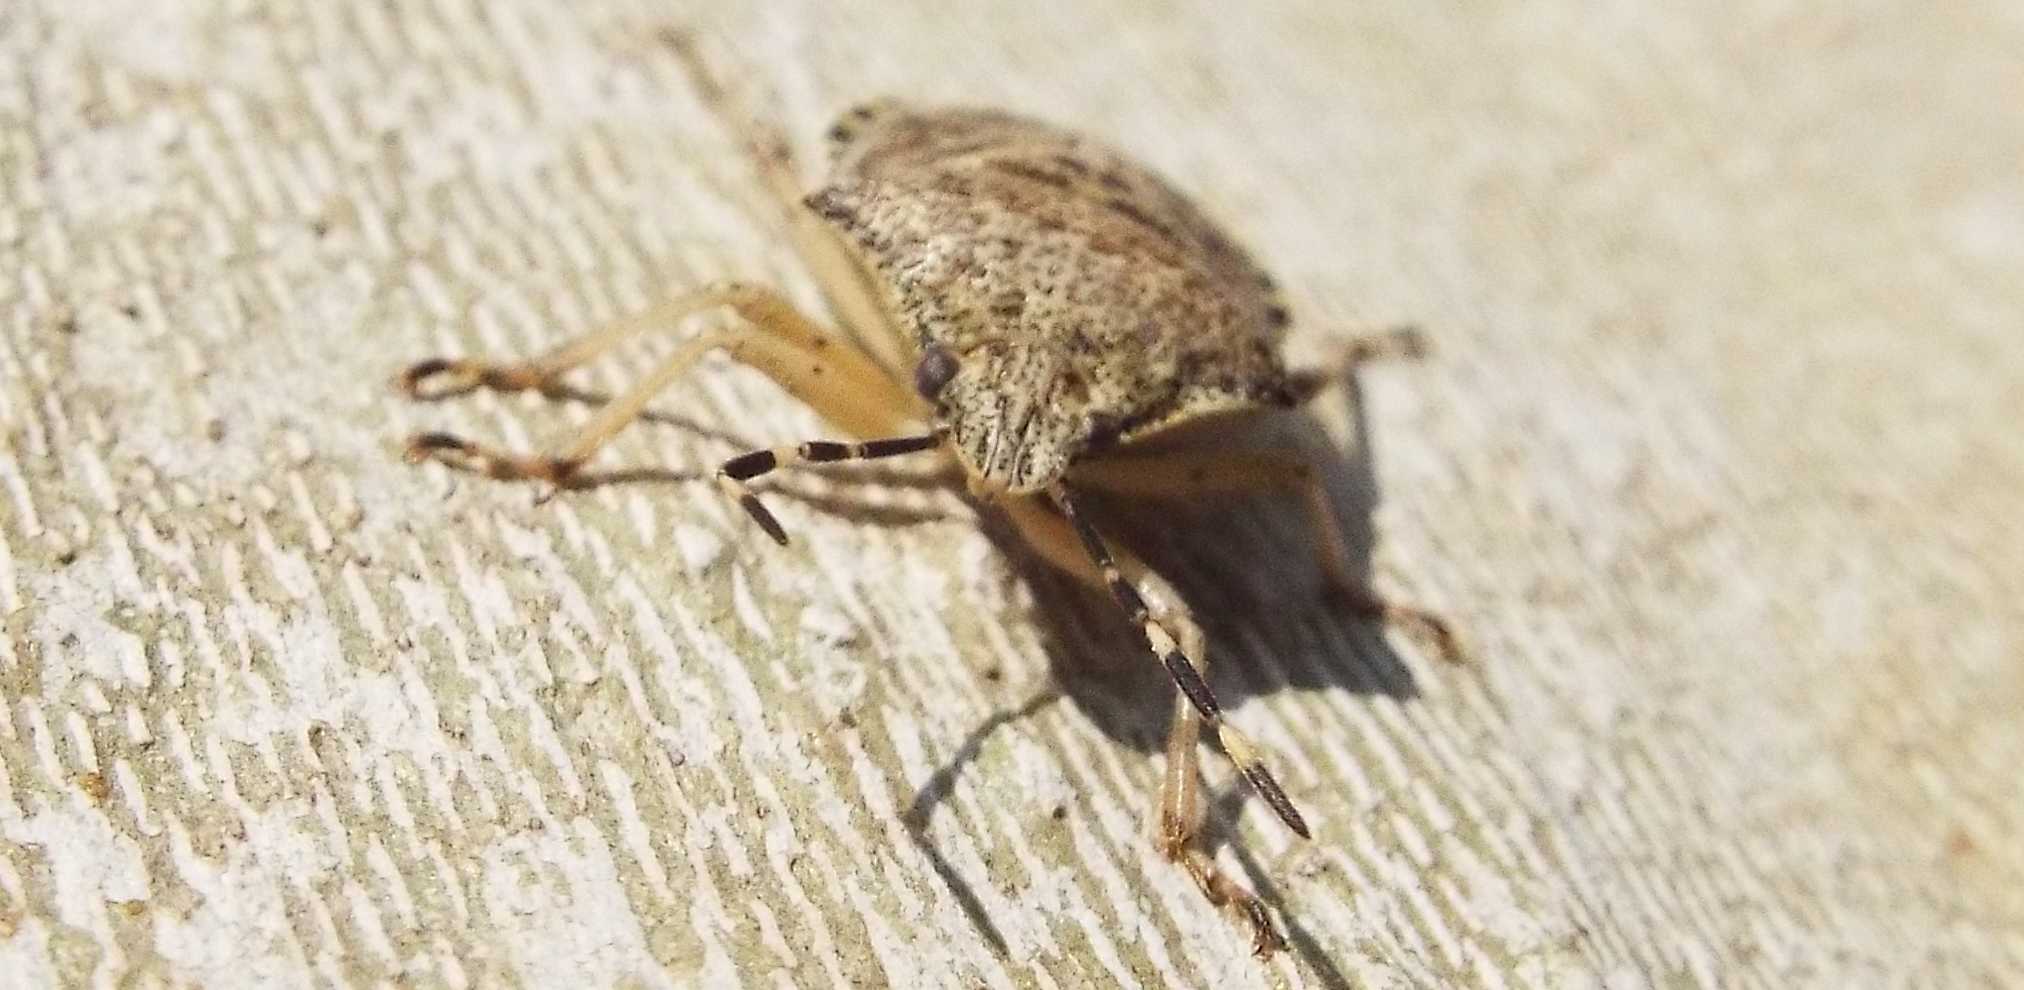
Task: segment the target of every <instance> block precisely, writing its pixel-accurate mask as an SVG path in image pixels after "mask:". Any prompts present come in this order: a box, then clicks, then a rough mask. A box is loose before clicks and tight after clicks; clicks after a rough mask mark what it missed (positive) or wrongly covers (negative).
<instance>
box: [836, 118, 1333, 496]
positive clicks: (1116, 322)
mask: <svg viewBox="0 0 2024 990" xmlns="http://www.w3.org/2000/svg"><path fill="white" fill-rule="evenodd" d="M830 135H831V141H832V155H831V175H830V178H829V181H828V182H827V184H825V185H824V186H823V188H822V189H821V190H819V191H817V192H816V193H814V194H813V195H811V196H809V197H808V200H807V202H808V205H809V207H810V208H811V209H813V210H814V211H815V212H816V213H817V214H818V215H820V216H821V217H823V218H824V219H825V220H827V221H829V222H830V223H832V224H834V225H835V226H836V228H837V229H838V230H839V231H841V232H842V233H843V234H844V236H845V237H846V238H848V240H849V241H850V243H852V244H853V245H855V246H856V247H857V248H858V249H859V250H860V251H861V252H862V253H863V255H864V256H865V257H866V258H867V259H869V260H870V262H871V264H872V265H873V267H874V268H875V269H876V271H877V273H878V275H879V276H880V278H878V279H877V283H878V284H879V285H880V287H881V288H882V289H883V290H884V292H883V300H882V301H883V302H884V304H885V306H886V307H887V308H888V310H889V311H891V312H892V313H893V314H894V315H895V316H896V318H897V319H898V321H899V323H900V329H901V331H902V332H904V333H905V334H907V335H908V337H909V338H910V339H911V340H912V341H913V342H914V344H915V346H916V347H917V348H918V349H919V350H918V353H921V354H936V353H937V352H939V353H941V354H945V355H947V356H948V357H949V358H952V359H953V360H944V359H942V358H937V363H936V365H935V367H937V368H945V369H948V372H947V373H946V380H944V373H938V374H936V375H933V376H928V377H926V378H925V379H924V380H923V381H921V382H919V383H917V384H919V385H922V386H935V385H938V386H939V387H936V388H933V390H932V391H931V392H928V393H927V395H928V397H929V398H931V399H932V400H934V402H935V405H936V411H937V413H938V415H939V417H940V419H941V421H942V423H943V424H944V425H946V426H947V427H948V429H949V430H950V432H951V435H952V438H953V440H954V445H955V449H956V451H957V453H958V455H959V456H960V457H961V458H962V461H963V464H964V466H965V467H966V468H967V469H968V470H969V472H970V474H971V476H972V477H973V478H975V479H976V480H977V482H978V486H979V487H981V488H983V489H986V490H997V491H1004V492H1009V493H1013V494H1021V493H1026V492H1033V491H1038V490H1040V489H1043V488H1045V487H1046V486H1047V485H1049V484H1052V483H1054V482H1055V481H1058V480H1060V479H1061V478H1062V476H1063V475H1065V474H1066V473H1067V471H1068V468H1069V466H1070V465H1071V464H1073V463H1074V462H1075V461H1076V460H1078V459H1079V458H1081V457H1082V456H1083V455H1084V454H1086V453H1088V452H1090V451H1092V450H1093V449H1094V450H1101V449H1104V448H1106V447H1110V446H1114V445H1117V444H1121V443H1128V442H1130V441H1132V440H1135V439H1138V438H1140V437H1141V436H1143V435H1145V434H1147V433H1150V432H1152V431H1155V430H1158V429H1159V428H1160V427H1162V426H1167V425H1171V424H1174V423H1177V422H1183V421H1188V420H1193V419H1196V418H1199V417H1202V416H1207V415H1211V414H1215V413H1219V412H1228V411H1232V410H1242V409H1250V408H1255V407H1257V406H1260V405H1273V406H1287V405H1292V404H1294V403H1295V402H1296V401H1297V400H1298V398H1299V396H1298V395H1297V394H1296V392H1295V390H1294V389H1293V388H1292V387H1291V384H1290V382H1289V380H1288V375H1287V373H1286V370H1285V368H1284V367H1283V366H1282V365H1281V363H1280V360H1279V355H1278V351H1277V347H1276V343H1277V338H1278V336H1279V334H1280V331H1281V330H1282V329H1283V328H1284V326H1285V325H1286V308H1285V306H1284V304H1282V303H1281V302H1280V300H1279V298H1278V295H1277V292H1276V290H1275V289H1274V288H1273V285H1272V280H1271V279H1270V278H1269V277H1267V276H1266V274H1265V273H1264V272H1263V271H1261V270H1259V269H1258V267H1257V266H1256V265H1255V264H1253V263H1252V261H1251V259H1250V257H1249V256H1248V255H1246V254H1245V253H1244V252H1243V251H1242V250H1241V249H1239V248H1238V247H1237V246H1236V245H1235V244H1233V243H1232V242H1231V241H1230V239H1229V238H1228V237H1226V236H1225V235H1224V234H1223V233H1222V232H1221V231H1220V230H1218V229H1217V228H1216V227H1215V225H1213V224H1212V223H1210V222H1209V221H1208V219H1207V218H1205V217H1204V216H1203V215H1202V214H1201V212H1200V211H1199V210H1197V209H1196V208H1195V207H1194V206H1193V205H1192V204H1191V203H1189V202H1188V201H1187V200H1186V199H1184V198H1183V197H1182V196H1181V195H1180V194H1179V193H1177V192H1175V191H1174V190H1173V189H1172V188H1171V187H1169V186H1168V185H1167V184H1166V183H1165V182H1164V181H1162V180H1161V179H1160V178H1159V177H1157V176H1155V175H1153V174H1152V173H1151V172H1149V171H1147V170H1146V169H1145V168H1143V167H1142V166H1139V165H1137V164H1135V163H1133V162H1132V161H1130V160H1128V159H1126V158H1124V157H1123V156H1121V155H1119V154H1117V153H1116V152H1114V151H1111V150H1110V149H1108V148H1106V147H1103V146H1102V145H1099V144H1097V143H1095V142H1092V141H1090V140H1088V139H1086V138H1083V137H1081V136H1079V135H1076V134H1073V133H1070V132H1068V131H1064V130H1061V129H1059V128H1055V127H1051V126H1048V125H1045V124H1042V123H1039V122H1037V121H1033V120H1029V119H1026V118H1023V117H1017V116H1013V115H1011V114H1007V113H1002V112H997V111H990V110H970V109H954V110H948V109H943V110H923V109H916V108H912V107H908V106H906V105H903V104H899V103H894V102H883V103H878V104H872V105H868V106H865V107H861V108H859V109H857V110H854V111H852V112H851V113H850V114H847V115H846V116H845V117H844V119H843V121H841V122H840V123H839V124H838V125H837V127H835V128H833V129H832V130H831V132H830Z"/></svg>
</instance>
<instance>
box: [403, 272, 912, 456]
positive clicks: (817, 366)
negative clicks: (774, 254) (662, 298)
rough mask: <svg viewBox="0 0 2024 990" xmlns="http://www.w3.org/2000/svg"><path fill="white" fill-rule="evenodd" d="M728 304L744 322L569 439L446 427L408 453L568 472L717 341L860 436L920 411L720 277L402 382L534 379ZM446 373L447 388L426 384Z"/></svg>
mask: <svg viewBox="0 0 2024 990" xmlns="http://www.w3.org/2000/svg"><path fill="white" fill-rule="evenodd" d="M717 307H728V308H730V309H731V310H732V311H733V312H735V313H736V314H737V315H738V316H740V317H742V320H741V322H740V323H738V324H735V325H733V326H731V327H728V328H726V329H723V330H716V331H712V332H709V333H705V334H703V335H701V336H699V337H696V338H694V339H692V340H689V341H687V342H685V343H683V344H682V345H681V346H680V347H678V348H676V350H675V352H674V353H673V354H671V355H669V356H668V358H667V359H666V360H664V361H663V362H662V363H661V365H660V366H659V367H658V368H657V369H655V371H654V372H653V373H652V374H650V375H648V376H647V378H645V379H644V380H642V381H640V382H639V383H638V384H636V385H634V386H633V387H632V388H630V389H629V390H627V391H626V392H625V393H624V394H622V395H620V396H619V397H618V398H616V399H613V400H612V401H611V402H609V403H607V404H606V405H605V406H604V408H602V409H600V410H598V413H597V415H595V416H593V417H591V419H590V420H589V421H588V422H586V423H584V424H583V425H582V426H581V427H579V428H578V429H577V430H576V431H575V432H574V433H573V434H571V435H570V437H569V438H568V439H566V440H565V441H563V442H562V443H560V444H557V445H555V446H554V447H553V448H551V449H549V450H548V451H546V452H544V453H542V454H539V455H534V456H525V455H511V454H505V453H500V452H496V451H492V450H489V449H487V448H485V447H483V446H481V445H478V444H475V443H472V442H470V441H467V440H463V439H461V438H458V437H454V436H451V435H448V434H443V433H423V434H419V435H417V436H415V437H413V438H411V439H410V440H409V442H408V457H409V459H410V460H422V459H425V458H436V459H440V460H444V461H447V462H449V463H452V464H453V465H456V466H459V467H463V468H466V469H469V470H474V471H479V472H481V473H485V474H489V475H492V476H494V477H500V478H539V479H544V480H547V481H550V482H553V483H557V484H560V483H563V482H566V481H567V480H568V479H569V478H570V476H571V475H573V474H575V472H576V470H577V469H578V468H580V467H581V466H582V465H583V464H584V463H585V462H586V461H588V460H589V459H590V458H591V456H592V455H593V454H595V453H596V452H597V451H598V449H599V448H601V447H603V446H604V445H605V444H606V443H608V442H610V441H611V439H612V437H614V436H616V435H617V434H618V432H619V431H620V430H622V429H624V428H625V426H626V425H627V424H628V423H631V422H632V421H633V420H634V419H636V418H638V416H639V415H640V413H641V412H643V411H644V410H645V409H646V406H647V403H648V402H650V401H651V400H652V399H653V397H654V395H656V394H658V393H659V392H660V391H662V390H663V389H665V388H667V387H668V386H669V385H670V384H672V383H673V382H674V381H675V380H676V379H677V378H680V377H681V376H682V375H683V374H685V373H687V372H688V371H689V370H690V369H691V368H693V367H694V366H695V364H696V362H698V361H700V360H701V359H702V358H703V356H704V355H706V354H708V353H710V352H711V351H713V350H720V349H721V350H723V351H724V352H726V353H727V354H728V355H729V356H730V357H731V358H732V359H734V360H737V361H740V362H742V363H744V364H746V365H749V366H751V367H753V368H756V369H757V370H759V371H760V372H762V373H764V374H765V375H766V376H767V377H769V378H772V379H773V380H774V382H776V383H778V384H779V385H780V386H781V387H782V388H784V389H786V390H787V392H788V393H789V394H791V395H793V396H794V397H795V398H797V399H799V400H801V401H802V402H804V403H807V404H808V405H809V406H810V407H811V408H813V409H815V411H816V412H817V413H819V414H821V415H822V416H823V418H825V419H827V420H829V421H830V422H832V423H834V424H836V425H837V426H839V427H842V428H843V429H844V430H845V431H847V432H850V433H852V434H855V435H857V436H882V435H884V436H890V435H893V434H897V433H901V432H903V431H904V430H905V428H906V427H907V425H908V424H910V423H911V422H913V421H914V420H915V419H916V418H917V412H918V410H919V407H920V400H919V399H918V398H917V397H916V396H915V395H914V394H913V393H912V391H911V390H909V389H907V388H906V387H904V386H902V385H900V384H899V383H897V382H895V381H893V379H892V378H891V377H890V376H888V375H887V374H886V373H885V371H884V370H883V369H882V368H880V367H879V366H878V365H876V364H874V363H872V361H871V360H870V359H869V358H867V357H865V356H864V354H863V353H861V352H859V351H858V350H857V349H856V348H855V347H852V346H850V345H849V344H848V343H846V342H844V341H843V340H841V339H839V338H836V337H834V336H831V335H829V334H828V333H826V332H825V331H823V330H822V328H821V327H820V326H819V325H817V324H816V323H815V322H814V321H812V320H810V319H808V318H807V317H805V316H802V315H801V314H800V313H799V312H798V311H796V310H795V309H794V307H793V305H792V304H791V303H789V302H787V300H785V299H784V298H782V297H781V296H780V295H779V294H778V293H775V292H773V291H771V290H769V289H764V288H759V287H756V286H751V285H746V284H743V283H723V284H720V285H716V286H712V287H710V288H707V289H703V290H700V291H698V292H696V293H692V294H690V295H688V296H684V297H682V298H680V299H676V300H673V301H671V302H669V303H667V304H665V305H664V306H661V307H658V308H657V309H655V310H653V311H651V312H650V313H649V314H647V315H646V316H642V317H638V318H634V319H629V320H625V321H621V322H620V323H618V324H615V325H613V326H611V327H607V328H605V329H602V330H599V331H596V332H594V333H592V334H590V335H589V336H586V337H584V338H581V339H579V340H576V341H573V342H571V343H568V344H565V345H563V346H562V347H559V348H557V349H555V350H553V351H550V352H549V353H548V354H545V355H543V356H541V357H538V358H535V359H534V360H532V361H526V362H515V363H506V364H493V363H489V362H482V361H453V360H445V359H440V358H438V359H431V360H428V361H423V362H420V363H419V364H416V365H414V366H412V367H410V368H409V369H408V370H407V372H406V373H404V374H403V375H402V376H401V377H400V379H399V381H398V385H399V386H400V387H401V388H403V389H404V390H406V391H408V392H409V393H410V394H412V395H418V396H423V397H431V396H436V395H441V394H451V393H454V392H455V391H457V390H460V389H464V388H474V387H480V386H493V387H502V388H538V387H543V386H545V385H549V384H552V383H553V382H554V380H555V378H556V376H558V375H560V374H562V373H563V372H565V371H567V370H569V369H570V368H573V367H575V366H576V365H578V364H581V363H583V362H584V361H587V360H589V359H591V358H592V357H595V356H596V355H598V354H600V353H603V352H604V351H606V350H609V349H610V348H611V347H612V346H614V345H616V344H617V343H619V342H620V341H622V340H624V339H626V338H627V337H630V336H633V335H635V334H637V333H639V332H641V331H642V330H645V329H652V328H655V327H661V326H667V325H670V324H672V323H673V322H675V321H679V320H680V319H681V318H683V317H685V316H688V315H691V314H694V313H697V312H701V311H703V310H706V309H711V308H717ZM444 380H447V382H448V385H449V388H448V389H446V390H438V389H435V388H430V387H428V384H429V383H430V382H441V381H444Z"/></svg>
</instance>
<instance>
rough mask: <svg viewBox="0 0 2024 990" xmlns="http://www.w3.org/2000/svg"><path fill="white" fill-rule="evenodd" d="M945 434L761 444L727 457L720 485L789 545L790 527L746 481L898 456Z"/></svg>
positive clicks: (931, 446) (935, 441) (930, 444)
mask: <svg viewBox="0 0 2024 990" xmlns="http://www.w3.org/2000/svg"><path fill="white" fill-rule="evenodd" d="M942 439H943V434H942V432H941V431H939V430H937V431H935V432H932V433H923V434H919V435H916V436H907V437H888V438H885V439H882V440H866V441H863V442H861V443H839V442H837V441H834V440H810V441H807V442H805V443H798V444H794V445H792V446H787V447H762V448H760V449H758V450H754V451H748V452H746V453H743V454H739V455H738V456H736V457H733V458H731V459H730V460H728V461H725V462H724V463H723V465H722V466H720V467H719V468H717V486H718V487H719V488H722V489H723V490H724V493H725V494H726V495H729V496H731V498H733V499H735V500H736V501H737V502H738V504H739V505H740V506H743V507H744V509H745V511H746V512H748V513H750V514H751V515H752V518H753V519H754V520H756V521H758V523H759V528H761V529H763V530H765V531H766V535H767V536H770V537H772V538H773V542H775V543H778V544H780V545H781V546H786V545H787V531H786V530H784V529H782V528H780V520H778V519H775V518H774V517H773V513H772V512H769V511H767V509H766V506H765V504H764V503H762V502H760V501H759V496H758V495H755V494H753V492H752V489H751V488H750V487H749V486H747V485H746V484H745V483H746V482H748V481H751V480H752V479H754V478H757V477H759V476H761V475H764V474H768V473H771V472H773V471H776V470H778V469H780V468H784V467H788V466H791V465H794V464H801V463H804V462H805V463H810V464H823V463H829V462H833V461H860V460H874V459H877V458H881V457H898V456H900V455H902V454H913V453H919V452H920V451H923V450H933V449H934V448H936V447H939V446H941V443H942Z"/></svg>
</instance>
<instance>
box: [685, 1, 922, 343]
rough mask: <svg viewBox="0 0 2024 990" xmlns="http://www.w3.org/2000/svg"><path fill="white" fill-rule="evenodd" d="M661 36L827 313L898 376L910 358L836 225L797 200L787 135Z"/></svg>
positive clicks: (796, 173)
mask: <svg viewBox="0 0 2024 990" xmlns="http://www.w3.org/2000/svg"><path fill="white" fill-rule="evenodd" d="M663 40H664V41H665V42H666V44H667V45H668V47H669V49H670V50H671V51H673V52H674V54H675V57H676V58H677V60H679V61H680V62H681V65H682V69H683V71H684V72H686V73H687V74H688V76H689V82H690V85H692V86H694V87H695V90H696V93H697V95H698V96H699V97H700V98H701V99H702V101H703V103H704V104H705V105H706V106H708V107H709V108H710V111H711V112H712V113H714V114H715V115H716V116H717V119H718V121H719V122H720V123H722V124H723V125H724V127H725V128H726V129H728V130H729V131H730V132H731V133H732V135H733V136H734V137H735V138H736V139H737V141H738V143H739V145H741V146H742V147H743V148H744V149H745V153H746V157H747V158H748V159H749V160H750V162H751V165H752V168H753V170H754V171H756V172H757V173H758V174H759V179H760V181H761V182H762V183H764V184H765V186H766V191H767V192H768V193H770V194H771V196H772V199H773V200H774V202H775V203H776V204H777V205H778V206H779V208H780V211H781V213H782V215H783V216H784V217H785V219H786V221H787V230H788V235H789V237H790V238H791V239H792V240H793V242H794V250H795V253H796V254H798V255H800V256H801V261H802V263H803V264H804V265H807V266H808V270H809V273H810V274H812V275H813V276H815V282H816V286H817V287H818V288H820V289H821V290H822V296H823V300H824V301H825V302H827V303H828V304H829V311H830V313H831V315H833V316H834V317H835V318H836V319H837V320H838V322H840V323H841V324H842V325H843V329H844V331H845V332H846V333H847V334H849V335H850V337H851V338H852V339H853V340H854V341H855V342H856V343H857V345H858V346H859V347H861V348H863V349H864V350H865V352H866V353H868V354H869V355H871V357H872V358H873V359H874V360H876V361H878V362H879V363H880V364H882V365H884V366H885V368H886V370H887V372H888V373H889V374H892V375H895V376H899V377H904V374H903V373H904V372H906V371H907V370H909V369H910V368H911V362H910V361H909V360H908V358H907V355H906V353H905V351H906V347H905V345H904V343H903V338H902V337H901V335H900V334H898V333H895V332H894V331H893V329H892V321H891V319H890V318H889V317H888V316H887V314H886V310H885V306H884V305H883V304H882V303H880V302H879V292H878V289H877V288H876V287H875V285H874V284H873V283H872V281H871V278H870V274H869V273H868V272H866V271H865V268H864V266H863V265H861V264H859V263H858V261H857V256H856V255H855V254H854V253H852V251H851V250H850V248H849V247H847V246H846V245H845V244H844V242H843V239H842V238H841V237H840V236H839V235H838V234H837V231H836V228H834V227H831V226H830V225H829V224H828V223H827V222H825V221H824V220H823V219H822V218H821V217H818V216H816V215H815V213H814V212H813V211H812V210H810V209H809V208H808V207H807V205H805V204H804V203H803V202H802V200H803V197H804V195H805V194H806V193H807V192H808V186H807V185H806V181H807V180H806V179H805V178H804V177H803V176H802V175H801V170H800V168H799V167H798V166H797V164H796V163H795V160H794V147H793V145H792V144H791V143H790V142H789V141H788V140H787V135H786V134H784V133H782V132H781V130H780V128H779V126H778V125H776V124H774V123H772V122H771V121H770V120H768V119H766V118H765V117H762V116H760V115H759V114H757V113H754V112H753V111H752V110H751V109H750V108H749V107H745V106H741V105H740V104H741V102H742V101H741V100H739V99H738V97H737V95H734V94H733V93H732V92H731V91H730V90H729V89H728V88H727V87H725V86H724V84H723V83H722V82H721V81H719V80H718V78H717V76H716V74H715V73H713V72H712V71H711V70H710V66H709V64H708V63H707V62H706V61H705V60H704V59H703V56H702V53H701V52H699V51H697V50H696V44H695V39H693V38H692V37H690V36H689V35H688V34H686V33H683V32H679V31H675V32H669V33H667V34H665V35H664V36H663Z"/></svg>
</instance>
